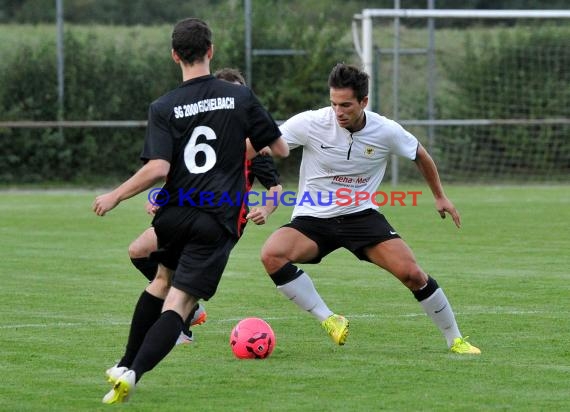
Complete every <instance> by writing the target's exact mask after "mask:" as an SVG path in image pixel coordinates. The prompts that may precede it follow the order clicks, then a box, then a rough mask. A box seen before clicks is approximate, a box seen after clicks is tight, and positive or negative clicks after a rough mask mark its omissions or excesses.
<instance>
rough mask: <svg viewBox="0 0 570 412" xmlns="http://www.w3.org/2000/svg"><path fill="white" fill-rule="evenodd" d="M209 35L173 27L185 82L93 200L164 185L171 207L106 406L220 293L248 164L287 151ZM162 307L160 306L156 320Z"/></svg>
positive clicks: (184, 24)
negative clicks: (219, 67)
mask: <svg viewBox="0 0 570 412" xmlns="http://www.w3.org/2000/svg"><path fill="white" fill-rule="evenodd" d="M211 38H212V33H211V30H210V28H209V27H208V25H207V24H206V23H205V22H204V21H202V20H200V19H196V18H189V19H185V20H182V21H180V22H179V23H177V24H176V26H175V27H174V30H173V33H172V58H173V60H174V62H175V63H177V64H178V65H180V68H181V70H182V79H183V83H182V84H181V85H180V86H179V87H178V88H176V89H174V90H172V91H170V92H168V93H166V94H165V95H163V96H162V97H160V98H159V99H157V100H155V101H154V102H153V103H152V104H151V105H150V108H149V114H148V126H147V131H146V137H145V144H144V149H143V153H142V156H141V157H142V159H143V160H144V161H146V163H145V165H144V166H143V167H142V168H141V169H139V171H137V172H136V173H135V174H134V175H133V176H132V177H131V178H130V179H128V180H127V181H125V182H124V183H123V184H121V185H120V186H119V187H117V188H116V189H114V190H113V191H111V192H109V193H106V194H103V195H100V196H98V197H97V198H96V199H95V202H94V203H93V211H94V212H95V213H96V214H97V215H99V216H103V215H105V213H106V212H108V211H110V210H111V209H113V208H114V207H116V206H117V205H118V204H119V203H120V202H121V201H123V200H125V199H128V198H130V197H132V196H134V195H136V194H138V193H140V192H142V191H144V190H146V189H148V188H150V187H151V186H153V185H154V184H155V183H156V182H158V181H160V180H164V179H166V183H165V185H164V192H165V193H168V195H169V201H168V203H167V204H165V205H164V206H162V207H161V208H160V209H159V211H158V212H157V214H156V216H155V217H154V219H153V226H154V228H155V231H156V235H157V238H158V250H157V251H156V252H155V253H154V254H153V258H154V259H156V260H158V261H159V262H160V265H159V269H158V272H157V275H156V277H155V278H154V280H153V281H152V282H151V283H150V284H149V285H148V286H147V287H146V289H145V291H144V292H143V293H142V294H141V296H140V298H139V300H138V302H137V304H136V306H135V310H134V314H133V318H132V321H131V328H130V332H129V337H128V341H127V346H126V350H125V353H124V355H123V357H122V358H121V360H120V361H119V363H118V364H117V365H115V366H114V367H112V368H111V370H107V376H108V378H109V380H110V381H111V382H112V383H113V388H112V389H111V390H110V391H109V392H108V393H107V394H106V395H105V396H104V397H103V403H107V404H112V403H120V402H124V401H126V400H128V399H129V397H130V396H131V394H132V393H133V392H134V390H135V385H136V383H137V382H138V381H139V380H140V379H141V377H142V375H143V374H144V373H145V372H148V371H150V370H151V369H153V368H154V367H155V366H156V365H157V364H158V363H159V362H160V361H161V360H162V359H163V358H164V357H165V356H166V355H168V353H169V352H170V351H171V350H172V348H173V347H174V345H175V343H176V340H177V338H178V336H179V335H180V332H181V330H182V328H183V325H184V321H185V319H186V318H187V317H188V315H189V313H190V311H191V309H192V308H193V307H194V305H195V304H196V302H197V301H198V300H199V299H204V300H208V299H209V298H211V297H212V296H213V295H214V293H215V292H216V288H217V286H218V283H219V281H220V278H221V276H222V272H223V270H224V268H225V266H226V263H227V261H228V258H229V254H230V251H231V250H232V248H233V247H234V246H235V244H236V243H237V241H238V239H239V236H240V235H241V232H242V226H243V221H242V220H241V219H240V214H241V213H242V210H243V209H244V208H245V207H246V205H245V199H244V198H243V196H244V194H245V191H246V176H245V163H246V160H247V159H250V158H253V157H254V156H255V155H256V153H257V152H258V151H259V150H261V149H262V148H264V147H266V146H269V148H270V149H271V151H272V153H273V154H274V155H275V156H280V157H286V156H287V155H288V154H289V148H288V146H287V144H286V143H285V141H284V140H283V139H282V138H281V133H280V132H279V128H278V127H277V125H276V123H275V121H274V120H273V119H272V118H271V116H270V115H269V113H268V112H267V111H266V110H265V109H264V108H263V107H262V106H261V104H260V103H259V101H258V99H257V98H256V97H255V95H254V94H253V92H252V91H251V90H250V89H249V88H247V87H244V86H239V85H235V84H231V83H229V82H226V81H224V80H219V79H216V78H215V77H214V76H212V75H211V74H210V60H211V59H212V57H213V54H214V46H213V44H212V39H211ZM248 137H249V140H248ZM169 268H170V269H169ZM172 268H176V271H175V272H174V271H173V270H172ZM169 285H170V287H169ZM157 307H161V308H162V313H160V315H159V316H158V317H157V313H159V312H158V311H157V310H156V308H157ZM119 372H120V374H119Z"/></svg>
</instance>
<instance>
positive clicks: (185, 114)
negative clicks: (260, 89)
mask: <svg viewBox="0 0 570 412" xmlns="http://www.w3.org/2000/svg"><path fill="white" fill-rule="evenodd" d="M280 135H281V133H280V131H279V128H278V127H277V124H276V123H275V121H274V120H273V119H272V117H271V115H270V114H269V113H268V112H267V111H266V110H265V109H264V108H263V107H262V105H261V104H260V103H259V101H258V99H257V97H256V96H255V95H254V93H253V92H252V91H251V90H250V89H249V88H248V87H245V86H241V85H236V84H233V83H229V82H227V81H224V80H219V79H216V78H215V77H213V76H211V75H207V76H201V77H197V78H194V79H191V80H188V81H186V82H184V83H182V84H181V85H180V86H179V87H177V88H176V89H174V90H172V91H170V92H168V93H166V94H165V95H163V96H162V97H160V98H159V99H157V100H155V101H154V102H153V103H152V104H151V105H150V108H149V115H148V127H147V131H146V138H145V144H144V149H143V152H142V154H141V159H143V160H144V161H148V160H152V159H163V160H166V161H168V162H170V172H169V173H168V176H167V180H166V184H165V185H164V188H163V189H164V193H165V194H168V196H169V199H168V202H167V203H166V204H165V205H163V207H162V208H163V209H166V208H171V207H176V208H182V210H179V213H181V214H182V215H183V210H184V209H183V208H200V209H202V210H203V211H206V212H208V213H211V214H213V215H215V216H216V218H217V220H218V221H219V222H220V224H221V225H222V226H224V227H225V228H226V229H227V230H228V231H229V232H230V233H231V234H233V235H235V236H239V235H240V234H241V230H240V227H239V226H240V220H239V215H240V210H241V209H242V208H243V207H245V202H244V196H245V194H246V183H247V182H246V166H245V164H246V155H245V150H246V144H245V140H246V138H247V137H249V138H250V140H251V143H252V145H253V147H254V148H255V149H256V150H260V149H261V148H263V147H265V146H267V145H269V144H270V143H272V142H273V141H274V140H275V139H277V138H278V137H279V136H280ZM177 214H178V213H177Z"/></svg>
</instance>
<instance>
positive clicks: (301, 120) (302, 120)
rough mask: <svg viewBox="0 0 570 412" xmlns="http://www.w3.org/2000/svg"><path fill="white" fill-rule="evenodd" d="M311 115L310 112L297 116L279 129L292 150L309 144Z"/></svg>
mask: <svg viewBox="0 0 570 412" xmlns="http://www.w3.org/2000/svg"><path fill="white" fill-rule="evenodd" d="M309 114H310V112H303V113H299V114H296V115H295V116H293V117H291V118H290V119H289V120H287V121H286V122H285V123H283V124H282V125H281V126H280V127H279V130H281V134H282V135H283V138H284V139H285V141H286V142H287V144H288V145H289V147H290V148H291V149H294V148H295V147H299V146H305V145H306V144H307V140H308V133H307V131H308V130H309V123H310V121H311V119H310V116H309Z"/></svg>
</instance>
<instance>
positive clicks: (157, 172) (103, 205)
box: [93, 159, 170, 216]
mask: <svg viewBox="0 0 570 412" xmlns="http://www.w3.org/2000/svg"><path fill="white" fill-rule="evenodd" d="M169 170H170V163H169V162H167V161H166V160H162V159H153V160H149V161H148V163H146V164H145V165H144V166H143V167H141V168H140V169H139V170H138V171H137V172H136V173H135V174H134V175H133V176H131V177H130V178H129V179H128V180H126V181H125V182H124V183H123V184H121V185H120V186H119V187H117V188H116V189H114V190H113V191H111V192H108V193H105V194H102V195H100V196H97V197H96V198H95V201H94V202H93V211H94V212H95V213H96V214H97V215H98V216H104V215H105V213H107V212H108V211H110V210H112V209H114V208H115V207H116V206H117V205H118V204H119V203H120V202H122V201H123V200H126V199H129V198H131V197H133V196H135V195H137V194H139V193H140V192H142V191H143V190H146V189H148V188H149V187H151V186H152V185H154V184H155V183H156V182H157V181H159V180H164V179H165V178H166V175H167V174H168V171H169Z"/></svg>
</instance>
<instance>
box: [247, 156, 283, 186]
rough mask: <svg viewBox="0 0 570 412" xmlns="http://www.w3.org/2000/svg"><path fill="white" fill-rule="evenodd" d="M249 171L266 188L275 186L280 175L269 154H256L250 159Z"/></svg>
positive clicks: (278, 182)
mask: <svg viewBox="0 0 570 412" xmlns="http://www.w3.org/2000/svg"><path fill="white" fill-rule="evenodd" d="M251 173H252V174H253V176H254V177H255V178H256V179H257V180H259V183H261V184H262V185H263V187H265V188H266V189H269V188H271V187H273V186H277V185H278V184H281V183H280V176H279V172H278V171H277V168H276V167H275V162H274V161H273V158H272V157H271V156H256V157H254V158H253V159H252V161H251Z"/></svg>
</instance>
